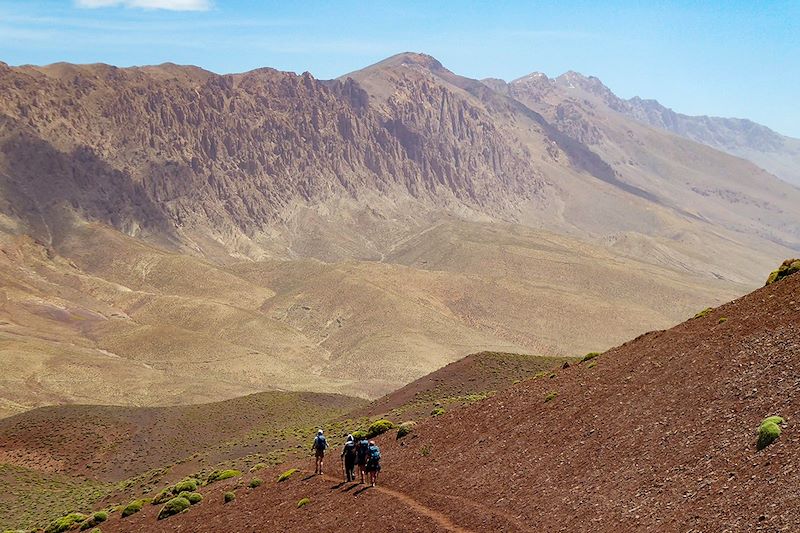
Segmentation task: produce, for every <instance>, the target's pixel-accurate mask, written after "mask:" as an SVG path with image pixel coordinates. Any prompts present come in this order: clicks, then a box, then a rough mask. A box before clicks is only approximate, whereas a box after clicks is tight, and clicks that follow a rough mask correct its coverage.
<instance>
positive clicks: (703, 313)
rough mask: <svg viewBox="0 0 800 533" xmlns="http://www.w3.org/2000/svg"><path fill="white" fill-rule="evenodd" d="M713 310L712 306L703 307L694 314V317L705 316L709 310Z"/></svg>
mask: <svg viewBox="0 0 800 533" xmlns="http://www.w3.org/2000/svg"><path fill="white" fill-rule="evenodd" d="M713 310H714V308H713V307H706V308H705V309H703V310H702V311H700V312H699V313H697V314H696V315H694V318H703V317H704V316H707V315H708V314H709V313H711V311H713Z"/></svg>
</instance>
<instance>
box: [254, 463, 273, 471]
mask: <svg viewBox="0 0 800 533" xmlns="http://www.w3.org/2000/svg"><path fill="white" fill-rule="evenodd" d="M267 466H269V465H268V464H267V463H258V464H255V465H253V466H252V467H250V471H251V472H256V471H257V470H261V469H262V468H266V467H267Z"/></svg>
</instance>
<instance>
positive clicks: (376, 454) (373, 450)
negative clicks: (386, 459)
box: [369, 444, 381, 462]
mask: <svg viewBox="0 0 800 533" xmlns="http://www.w3.org/2000/svg"><path fill="white" fill-rule="evenodd" d="M369 460H370V461H373V462H378V461H380V460H381V450H380V448H378V447H377V446H376V445H374V444H373V445H372V446H370V447H369Z"/></svg>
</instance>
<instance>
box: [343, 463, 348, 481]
mask: <svg viewBox="0 0 800 533" xmlns="http://www.w3.org/2000/svg"><path fill="white" fill-rule="evenodd" d="M342 474H344V481H345V483H346V482H347V469H346V468H345V467H344V458H342Z"/></svg>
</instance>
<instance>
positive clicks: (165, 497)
mask: <svg viewBox="0 0 800 533" xmlns="http://www.w3.org/2000/svg"><path fill="white" fill-rule="evenodd" d="M172 497H173V494H172V487H167V488H166V489H164V490H162V491H161V492H159V493H158V494H156V495H155V497H154V498H153V499H152V500H151V501H150V503H152V504H153V505H161V504H162V503H165V502H167V501H169V500H171V499H172Z"/></svg>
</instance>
